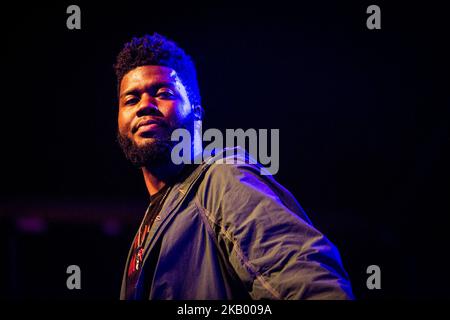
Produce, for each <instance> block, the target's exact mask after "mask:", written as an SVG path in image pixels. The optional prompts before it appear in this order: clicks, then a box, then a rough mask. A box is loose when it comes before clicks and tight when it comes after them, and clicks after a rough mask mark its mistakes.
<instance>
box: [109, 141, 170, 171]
mask: <svg viewBox="0 0 450 320" xmlns="http://www.w3.org/2000/svg"><path fill="white" fill-rule="evenodd" d="M117 142H118V143H119V145H120V148H121V149H122V151H123V153H124V154H125V157H126V158H127V159H128V160H129V161H130V162H131V163H132V164H133V165H134V166H136V167H138V168H141V167H149V168H152V167H155V168H157V167H161V166H163V165H165V164H167V163H168V162H170V161H171V158H170V155H171V152H172V148H173V145H172V141H170V137H169V139H168V140H167V139H160V138H159V137H156V138H155V140H154V141H152V142H151V143H148V144H146V145H145V146H142V147H139V146H137V145H136V143H135V142H134V141H133V140H132V139H130V138H128V137H127V136H125V135H122V134H120V132H118V133H117Z"/></svg>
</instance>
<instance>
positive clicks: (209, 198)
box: [198, 163, 353, 299]
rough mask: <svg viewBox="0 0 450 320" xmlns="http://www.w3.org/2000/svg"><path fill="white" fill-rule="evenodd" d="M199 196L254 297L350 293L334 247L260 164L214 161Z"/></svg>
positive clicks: (345, 295) (337, 296) (347, 296)
mask: <svg viewBox="0 0 450 320" xmlns="http://www.w3.org/2000/svg"><path fill="white" fill-rule="evenodd" d="M198 195H199V202H200V205H201V206H203V211H204V214H205V215H206V216H207V218H208V221H209V222H210V225H211V227H212V228H213V229H214V232H215V234H216V235H217V239H218V241H219V242H221V243H222V244H223V247H224V248H225V249H224V250H225V251H226V256H227V257H228V260H229V262H230V263H231V265H232V267H233V269H234V270H235V271H236V274H237V275H238V277H239V278H240V279H241V281H242V282H243V283H244V285H245V286H246V288H247V289H248V292H249V294H250V296H251V297H252V298H253V299H352V298H353V296H352V292H351V286H350V282H349V279H348V276H347V273H346V272H345V270H344V269H343V266H342V263H341V260H340V256H339V252H338V251H337V249H336V247H335V246H334V245H333V244H332V243H331V242H330V241H329V240H328V239H327V238H326V237H325V236H324V235H323V234H321V233H320V232H319V231H318V230H316V229H315V228H314V227H313V226H312V225H311V224H310V222H309V220H308V218H307V216H306V214H305V213H304V212H303V210H302V209H301V207H300V206H299V205H298V203H297V202H296V200H295V198H294V197H293V196H292V195H291V194H290V193H289V192H288V191H287V190H286V189H284V188H283V187H282V186H280V185H279V184H278V183H277V182H276V181H275V180H274V179H273V178H272V177H270V176H263V175H261V174H260V171H259V167H257V166H255V165H251V164H245V163H240V164H213V165H212V166H211V167H210V168H209V170H208V171H207V173H206V175H205V178H204V179H203V182H202V183H201V184H200V186H199V193H198ZM282 199H283V200H282ZM293 203H295V204H297V205H296V206H295V205H293Z"/></svg>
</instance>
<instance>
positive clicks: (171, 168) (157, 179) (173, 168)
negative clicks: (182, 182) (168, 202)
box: [142, 163, 183, 196]
mask: <svg viewBox="0 0 450 320" xmlns="http://www.w3.org/2000/svg"><path fill="white" fill-rule="evenodd" d="M182 169H183V165H174V164H173V163H170V164H167V165H165V166H161V167H158V168H148V167H142V174H143V175H144V181H145V186H146V187H147V190H148V193H149V194H150V196H152V195H154V194H155V193H157V192H158V191H159V190H161V189H162V188H164V186H165V185H166V184H168V183H170V182H171V180H173V179H174V178H175V177H176V176H177V175H178V174H180V172H181V170H182Z"/></svg>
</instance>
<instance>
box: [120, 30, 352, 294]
mask: <svg viewBox="0 0 450 320" xmlns="http://www.w3.org/2000/svg"><path fill="white" fill-rule="evenodd" d="M114 67H115V71H116V75H117V80H118V93H119V111H118V142H119V144H120V146H121V148H122V149H123V151H124V153H125V156H126V157H127V159H129V160H130V161H131V162H132V163H133V164H134V165H135V166H137V167H139V168H141V170H142V173H143V176H144V180H145V184H146V187H147V189H148V192H149V194H150V205H149V207H148V209H147V212H146V213H145V216H144V218H143V220H142V223H141V226H140V228H139V230H138V231H137V234H136V236H135V239H134V242H133V245H132V247H131V249H130V252H129V255H128V259H127V264H126V267H125V272H124V276H123V282H122V290H121V299H351V298H352V293H351V287H350V283H349V280H348V276H347V274H346V272H345V270H344V269H343V267H342V263H341V261H340V257H339V253H338V251H337V249H336V248H335V247H334V246H333V245H332V244H331V243H330V242H329V241H328V239H327V238H326V237H325V236H324V235H322V234H321V233H320V232H319V231H317V230H316V229H315V228H314V227H313V226H312V225H311V222H310V221H309V219H308V218H307V216H306V214H305V213H304V212H303V210H302V209H301V207H300V206H299V204H298V203H297V201H296V200H295V198H294V197H293V196H292V194H291V193H289V191H287V190H286V189H285V188H283V187H282V186H281V185H280V184H278V183H277V182H276V181H275V180H274V179H273V177H271V176H270V175H261V174H260V167H259V166H258V165H254V164H250V163H249V161H248V156H247V154H246V153H245V152H243V151H242V149H236V151H237V152H236V154H235V155H231V156H230V155H229V154H228V153H227V154H224V153H223V152H220V151H219V152H217V154H216V155H215V156H213V157H210V158H208V159H205V160H204V161H203V162H201V164H197V165H195V164H175V163H174V161H172V158H171V151H172V149H173V147H174V144H175V143H177V142H176V141H175V142H174V141H171V134H172V132H173V131H174V130H175V129H177V128H184V129H185V130H188V132H189V133H191V135H192V137H193V139H192V145H191V147H192V148H191V149H192V150H191V151H192V153H191V154H192V156H191V158H192V159H194V158H195V159H198V157H201V156H202V144H201V132H200V131H201V120H202V114H203V111H202V110H203V109H202V107H201V101H200V93H199V89H198V84H197V79H196V72H195V68H194V64H193V62H192V61H191V59H190V57H189V56H187V55H186V54H185V52H184V51H183V50H182V49H181V48H179V47H178V46H177V45H176V44H175V43H173V42H171V41H169V40H167V39H166V38H165V37H163V36H161V35H158V34H154V35H153V36H148V35H147V36H144V37H142V38H133V39H132V41H131V42H129V43H127V44H126V45H125V46H124V48H123V49H122V51H121V52H120V53H119V55H118V57H117V62H116V64H115V66H114ZM222 157H227V160H232V161H227V163H228V164H223V163H220V162H219V161H217V160H218V159H220V158H222ZM229 162H231V164H230V163H229ZM195 163H197V161H195Z"/></svg>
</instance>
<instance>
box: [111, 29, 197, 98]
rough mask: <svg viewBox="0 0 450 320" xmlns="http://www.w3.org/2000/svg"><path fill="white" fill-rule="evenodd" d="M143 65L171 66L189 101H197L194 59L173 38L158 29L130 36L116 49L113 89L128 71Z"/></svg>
mask: <svg viewBox="0 0 450 320" xmlns="http://www.w3.org/2000/svg"><path fill="white" fill-rule="evenodd" d="M145 65H155V66H164V67H169V68H172V69H174V70H175V71H176V72H177V74H178V77H179V78H180V80H181V82H182V83H183V85H184V87H185V88H186V91H187V94H188V98H189V101H190V102H191V103H192V104H193V105H200V103H201V98H200V90H199V88H198V82H197V72H196V70H195V66H194V62H193V61H192V59H191V57H190V56H188V55H187V54H186V53H185V52H184V50H183V49H181V48H180V47H178V45H177V44H176V43H175V42H173V41H171V40H169V39H167V38H166V37H164V36H162V35H160V34H158V33H154V34H153V35H151V36H150V35H148V34H146V35H144V36H143V37H141V38H137V37H133V39H132V40H131V41H130V42H128V43H126V44H125V45H124V47H123V49H122V50H121V51H120V52H119V54H118V55H117V59H116V63H115V64H114V70H115V72H116V76H117V91H118V92H119V91H120V82H121V81H122V78H123V77H124V76H125V75H126V74H127V73H128V72H129V71H131V70H133V69H135V68H137V67H140V66H145Z"/></svg>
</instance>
